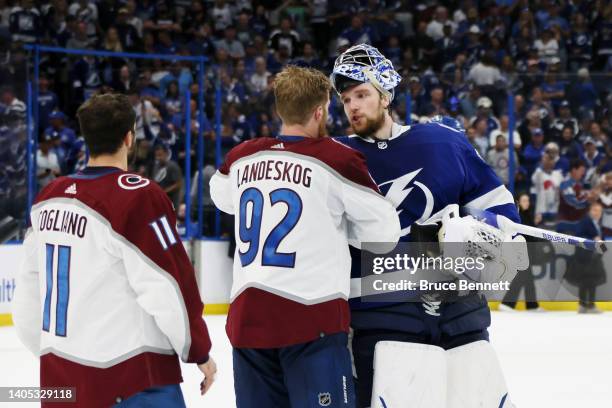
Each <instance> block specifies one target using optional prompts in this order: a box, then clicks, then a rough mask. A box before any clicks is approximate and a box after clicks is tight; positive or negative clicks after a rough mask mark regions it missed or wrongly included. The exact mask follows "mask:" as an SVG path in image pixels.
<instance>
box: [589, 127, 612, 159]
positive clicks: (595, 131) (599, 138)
mask: <svg viewBox="0 0 612 408" xmlns="http://www.w3.org/2000/svg"><path fill="white" fill-rule="evenodd" d="M588 133H589V134H590V136H591V138H592V139H593V141H594V142H595V146H597V149H598V150H600V151H602V152H604V151H605V147H606V146H607V145H608V143H609V138H608V135H606V133H604V131H603V130H602V129H601V125H600V124H599V123H597V122H591V125H590V126H589V128H588Z"/></svg>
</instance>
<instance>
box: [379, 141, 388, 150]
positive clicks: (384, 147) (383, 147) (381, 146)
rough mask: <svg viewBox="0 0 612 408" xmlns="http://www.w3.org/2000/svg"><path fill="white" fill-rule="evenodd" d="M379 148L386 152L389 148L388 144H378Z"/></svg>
mask: <svg viewBox="0 0 612 408" xmlns="http://www.w3.org/2000/svg"><path fill="white" fill-rule="evenodd" d="M378 148H379V149H381V150H384V149H386V148H387V142H378Z"/></svg>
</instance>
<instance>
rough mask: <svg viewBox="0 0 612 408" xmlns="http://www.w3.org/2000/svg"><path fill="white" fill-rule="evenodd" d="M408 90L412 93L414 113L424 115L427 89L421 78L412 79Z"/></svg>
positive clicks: (414, 77)
mask: <svg viewBox="0 0 612 408" xmlns="http://www.w3.org/2000/svg"><path fill="white" fill-rule="evenodd" d="M408 89H409V92H410V99H411V101H412V111H413V112H416V113H417V114H418V115H424V114H425V108H426V103H427V95H426V92H425V89H424V88H423V86H422V85H421V81H420V80H419V77H416V76H413V77H410V79H409V81H408Z"/></svg>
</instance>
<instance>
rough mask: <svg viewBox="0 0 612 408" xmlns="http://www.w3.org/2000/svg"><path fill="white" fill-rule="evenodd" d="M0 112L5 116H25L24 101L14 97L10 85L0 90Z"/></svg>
mask: <svg viewBox="0 0 612 408" xmlns="http://www.w3.org/2000/svg"><path fill="white" fill-rule="evenodd" d="M0 114H2V115H7V116H8V115H11V114H17V115H19V116H21V117H25V114H26V106H25V103H23V102H22V101H20V100H19V99H17V98H16V97H15V92H14V91H13V89H12V88H10V87H4V88H2V89H1V90H0Z"/></svg>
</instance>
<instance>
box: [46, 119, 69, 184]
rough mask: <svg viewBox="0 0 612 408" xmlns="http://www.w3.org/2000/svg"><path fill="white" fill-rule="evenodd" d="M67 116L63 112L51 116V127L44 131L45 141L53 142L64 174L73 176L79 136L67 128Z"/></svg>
mask: <svg viewBox="0 0 612 408" xmlns="http://www.w3.org/2000/svg"><path fill="white" fill-rule="evenodd" d="M65 121H66V115H64V113H63V112H61V111H54V112H51V113H50V114H49V123H50V126H49V127H47V128H46V129H45V130H44V135H45V140H51V141H53V143H54V144H53V151H54V152H55V154H56V156H57V160H58V163H59V167H60V169H61V172H62V174H71V173H72V172H73V170H74V165H75V164H76V156H77V151H76V150H75V147H76V141H77V136H76V133H75V132H74V130H72V129H71V128H69V127H68V126H66V124H65Z"/></svg>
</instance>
